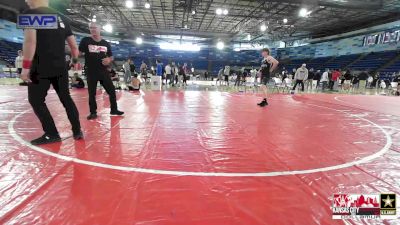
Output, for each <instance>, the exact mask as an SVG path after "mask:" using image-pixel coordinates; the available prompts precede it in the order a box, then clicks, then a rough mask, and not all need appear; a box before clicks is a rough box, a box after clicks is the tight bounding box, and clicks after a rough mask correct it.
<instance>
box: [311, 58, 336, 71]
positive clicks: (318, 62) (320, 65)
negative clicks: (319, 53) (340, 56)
mask: <svg viewBox="0 0 400 225" xmlns="http://www.w3.org/2000/svg"><path fill="white" fill-rule="evenodd" d="M331 59H332V57H320V58H313V59H311V60H310V61H308V62H307V67H308V68H314V69H315V70H321V71H323V70H325V64H326V63H327V62H328V61H329V60H331Z"/></svg>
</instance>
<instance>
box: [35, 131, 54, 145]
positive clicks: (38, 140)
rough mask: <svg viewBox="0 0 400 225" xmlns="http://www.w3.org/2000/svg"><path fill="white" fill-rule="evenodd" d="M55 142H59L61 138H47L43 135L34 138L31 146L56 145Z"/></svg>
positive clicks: (47, 136)
mask: <svg viewBox="0 0 400 225" xmlns="http://www.w3.org/2000/svg"><path fill="white" fill-rule="evenodd" d="M56 142H61V138H60V136H59V135H57V136H49V135H47V134H44V135H43V136H41V137H39V138H36V139H35V140H32V141H31V144H32V145H44V144H50V143H56Z"/></svg>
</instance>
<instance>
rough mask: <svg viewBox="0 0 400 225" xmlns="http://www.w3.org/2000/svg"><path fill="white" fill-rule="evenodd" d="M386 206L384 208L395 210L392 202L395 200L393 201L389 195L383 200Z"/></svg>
mask: <svg viewBox="0 0 400 225" xmlns="http://www.w3.org/2000/svg"><path fill="white" fill-rule="evenodd" d="M382 201H383V202H384V203H385V205H384V206H383V207H387V206H389V207H390V208H393V205H392V202H394V199H391V198H390V196H389V195H387V197H386V199H383V200H382Z"/></svg>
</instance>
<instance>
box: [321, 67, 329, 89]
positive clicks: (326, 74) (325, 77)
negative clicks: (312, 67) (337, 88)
mask: <svg viewBox="0 0 400 225" xmlns="http://www.w3.org/2000/svg"><path fill="white" fill-rule="evenodd" d="M320 81H321V83H322V91H325V88H326V87H327V86H328V82H329V81H330V79H329V69H326V70H325V72H324V73H323V74H322V77H321V80H320Z"/></svg>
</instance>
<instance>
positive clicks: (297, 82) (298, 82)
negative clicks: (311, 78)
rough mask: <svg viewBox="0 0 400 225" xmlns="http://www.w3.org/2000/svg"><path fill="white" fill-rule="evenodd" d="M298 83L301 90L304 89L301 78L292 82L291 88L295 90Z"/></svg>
mask: <svg viewBox="0 0 400 225" xmlns="http://www.w3.org/2000/svg"><path fill="white" fill-rule="evenodd" d="M298 84H300V85H301V91H304V82H303V81H302V80H296V83H295V84H294V86H293V89H292V90H296V87H297V85H298Z"/></svg>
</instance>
